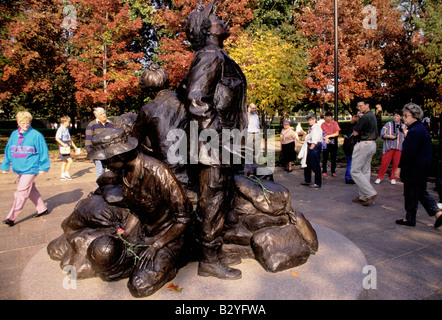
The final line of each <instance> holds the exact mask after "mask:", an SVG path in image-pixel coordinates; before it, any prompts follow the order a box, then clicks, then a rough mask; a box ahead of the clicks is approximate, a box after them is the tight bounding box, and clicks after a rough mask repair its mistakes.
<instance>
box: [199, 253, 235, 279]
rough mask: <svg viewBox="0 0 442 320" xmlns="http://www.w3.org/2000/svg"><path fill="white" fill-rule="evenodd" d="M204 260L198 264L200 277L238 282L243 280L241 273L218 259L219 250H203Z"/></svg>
mask: <svg viewBox="0 0 442 320" xmlns="http://www.w3.org/2000/svg"><path fill="white" fill-rule="evenodd" d="M203 256H204V257H203V260H202V261H200V262H199V264H198V275H199V276H202V277H216V278H218V279H226V280H236V279H240V278H241V276H242V275H241V271H240V270H238V269H234V268H230V267H228V266H226V265H224V264H223V263H221V261H220V260H219V258H218V250H214V249H206V248H205V249H203Z"/></svg>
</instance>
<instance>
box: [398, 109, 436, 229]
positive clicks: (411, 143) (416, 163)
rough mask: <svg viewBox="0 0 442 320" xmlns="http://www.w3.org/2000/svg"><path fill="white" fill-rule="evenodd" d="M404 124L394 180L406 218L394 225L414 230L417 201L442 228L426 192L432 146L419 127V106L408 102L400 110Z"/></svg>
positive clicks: (427, 134) (420, 113)
mask: <svg viewBox="0 0 442 320" xmlns="http://www.w3.org/2000/svg"><path fill="white" fill-rule="evenodd" d="M402 112H403V118H404V123H405V125H406V126H407V127H408V132H407V136H406V137H405V140H404V143H403V145H402V155H401V160H400V163H399V168H398V169H396V177H399V176H400V178H401V181H402V182H403V183H404V200H405V211H406V216H405V219H400V220H396V223H397V224H400V225H406V226H410V227H414V226H415V225H416V213H417V208H418V204H419V202H420V203H421V204H422V205H423V207H424V208H425V211H427V213H428V214H429V215H430V216H434V217H435V218H436V223H435V224H434V227H435V228H438V227H440V226H441V225H442V211H440V209H439V208H438V206H437V203H436V201H435V200H434V199H433V197H432V196H431V195H430V194H429V193H428V192H427V179H428V175H429V169H430V167H431V161H432V146H431V139H430V135H429V133H428V130H427V129H426V128H425V126H424V125H423V124H422V122H421V120H422V118H423V114H424V113H423V112H422V109H421V107H419V106H418V105H416V104H414V103H408V104H406V105H405V106H404V108H403V109H402Z"/></svg>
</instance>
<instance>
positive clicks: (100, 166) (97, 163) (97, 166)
mask: <svg viewBox="0 0 442 320" xmlns="http://www.w3.org/2000/svg"><path fill="white" fill-rule="evenodd" d="M94 164H95V169H96V170H97V179H98V178H99V177H100V176H101V175H102V174H103V173H104V171H106V169H104V168H103V164H102V163H101V161H100V160H94Z"/></svg>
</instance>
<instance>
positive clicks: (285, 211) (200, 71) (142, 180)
mask: <svg viewBox="0 0 442 320" xmlns="http://www.w3.org/2000/svg"><path fill="white" fill-rule="evenodd" d="M213 10H214V7H213V3H211V4H210V5H208V6H207V7H206V8H205V9H204V10H202V11H201V12H198V11H195V12H192V13H191V14H190V16H189V19H188V22H187V25H186V34H187V38H188V40H189V41H190V42H191V44H192V46H193V47H194V49H195V50H196V53H195V56H194V58H193V61H192V64H191V66H190V69H189V71H188V73H187V75H186V76H185V77H184V79H182V81H181V83H180V85H179V86H178V89H177V92H176V93H173V92H171V91H168V90H165V89H164V88H165V87H166V86H167V73H165V72H164V70H162V69H160V68H158V67H156V66H151V67H150V68H149V69H147V70H146V71H145V72H144V73H143V75H142V76H141V78H140V85H141V87H142V88H144V89H146V90H148V91H149V92H150V93H151V94H152V98H154V99H153V100H152V101H150V102H148V103H146V104H145V105H144V106H143V107H142V109H141V110H140V112H139V113H138V115H136V114H125V115H122V116H120V117H118V118H116V119H115V120H114V121H113V126H114V128H112V129H109V130H105V131H102V132H100V133H99V134H97V135H95V136H94V137H93V138H92V145H91V151H90V152H89V153H88V157H89V158H91V159H94V160H95V161H96V160H100V161H101V162H102V164H103V165H104V166H105V167H107V168H108V169H109V171H107V172H106V173H104V174H102V175H101V176H100V177H99V178H98V179H97V183H98V188H97V189H96V190H95V191H94V192H93V193H91V194H90V195H89V196H88V197H87V198H86V199H83V200H81V201H80V202H79V203H78V204H77V206H76V207H75V209H74V211H73V212H72V214H71V215H70V216H68V217H67V218H66V219H65V220H64V221H63V223H62V228H63V234H62V235H61V236H60V237H59V238H57V239H55V240H53V241H52V242H51V243H50V244H49V245H48V253H49V255H50V257H51V258H52V259H55V260H60V261H61V263H60V265H61V267H62V268H63V267H64V266H66V265H71V266H73V267H75V268H76V272H77V277H78V278H89V277H96V276H98V277H100V278H102V279H103V280H105V281H114V280H120V279H123V278H129V280H128V288H129V290H130V292H131V293H132V295H133V296H135V297H146V296H149V295H151V294H153V293H155V292H156V291H157V290H158V289H160V288H161V287H162V286H163V285H164V284H165V283H167V282H168V281H170V280H172V279H173V278H174V277H175V275H176V274H177V272H178V270H179V269H180V268H181V267H183V266H185V265H186V264H187V263H188V262H189V261H197V262H198V275H199V276H213V277H217V278H220V279H229V280H235V279H239V278H241V277H242V273H241V271H240V270H239V269H236V268H232V267H231V266H233V265H235V264H238V263H241V258H252V259H256V260H257V261H258V262H259V263H260V264H261V265H262V266H263V268H264V269H265V270H267V271H269V272H277V271H281V270H285V269H288V268H291V267H294V266H297V265H300V264H303V263H305V262H306V261H307V259H308V257H309V256H310V255H311V254H314V253H315V252H316V251H317V249H318V240H317V236H316V233H315V231H314V229H313V228H312V226H311V224H310V223H309V221H307V220H306V219H305V217H304V216H303V215H302V213H299V212H295V211H294V210H293V209H292V207H291V199H290V193H289V191H288V190H287V189H286V188H285V187H283V186H281V185H279V184H276V183H274V182H273V181H272V180H273V179H272V176H271V175H266V176H256V169H257V165H247V164H244V161H239V162H238V161H235V159H234V158H235V156H236V154H235V152H234V151H235V141H233V140H229V141H227V142H226V141H223V138H224V137H223V134H222V133H223V131H225V130H231V131H232V130H239V131H242V130H244V129H246V128H247V111H246V87H247V85H246V79H245V76H244V74H243V73H242V71H241V69H240V67H239V66H238V65H237V64H236V63H235V61H233V60H232V59H231V58H230V57H229V56H228V55H227V53H226V52H225V51H224V50H223V49H222V48H223V41H224V40H225V39H226V38H227V37H228V36H229V35H230V33H229V29H228V27H227V26H226V24H225V23H224V22H223V21H221V20H220V19H219V18H218V17H217V16H216V15H215V14H213ZM192 130H193V131H196V133H197V135H198V136H200V135H201V134H203V133H207V134H208V138H207V139H198V140H197V143H196V146H194V148H193V149H192V146H191V143H190V142H189V139H182V138H183V137H185V138H187V137H190V136H192ZM171 132H175V133H180V132H181V133H182V135H181V136H180V135H179V134H177V135H172V136H171V135H170V133H171ZM177 138H178V140H179V141H178V142H177ZM180 138H181V140H180ZM174 145H175V146H176V145H180V146H183V148H184V150H186V151H187V152H186V153H185V154H184V155H183V154H182V152H181V153H180V154H178V152H177V151H176V150H173V148H172V147H173V146H174ZM214 146H215V147H214ZM181 150H182V149H180V151H181ZM226 150H228V152H227V153H226ZM171 154H172V155H173V156H174V157H171ZM226 154H227V158H228V159H227V161H226V159H225V155H226ZM220 155H223V157H220ZM175 156H176V157H175ZM180 157H181V158H180ZM172 158H173V159H177V158H178V159H181V160H182V161H172V160H171V159H172ZM183 158H184V159H183ZM221 158H223V159H221ZM240 159H243V158H241V157H240ZM192 160H193V161H192ZM236 160H237V159H236Z"/></svg>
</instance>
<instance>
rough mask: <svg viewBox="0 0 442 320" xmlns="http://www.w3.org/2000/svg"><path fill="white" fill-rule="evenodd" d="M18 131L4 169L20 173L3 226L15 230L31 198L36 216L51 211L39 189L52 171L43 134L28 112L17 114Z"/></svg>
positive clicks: (1, 168)
mask: <svg viewBox="0 0 442 320" xmlns="http://www.w3.org/2000/svg"><path fill="white" fill-rule="evenodd" d="M16 118H17V124H18V129H17V130H15V131H13V132H12V133H11V136H10V137H9V140H8V143H7V144H6V148H5V157H4V159H3V162H2V164H1V165H0V170H2V172H3V173H8V172H9V169H10V168H11V167H12V171H13V172H14V173H16V174H18V183H17V190H16V192H15V193H14V203H13V205H12V208H11V210H10V211H9V213H8V215H7V217H6V220H4V221H3V223H5V224H7V225H9V226H10V227H12V226H13V225H14V224H15V221H16V219H17V217H18V215H19V214H20V212H21V211H22V210H23V207H24V205H25V202H26V200H27V199H28V198H29V199H31V201H32V202H33V203H34V204H35V208H36V209H37V215H36V217H40V216H42V215H45V214H48V213H49V212H48V208H47V207H46V205H45V204H44V202H43V198H42V197H41V195H40V192H38V190H37V188H36V187H35V178H36V177H37V176H38V175H39V174H45V173H46V172H48V171H49V168H50V161H49V151H48V146H47V144H46V141H45V139H44V137H43V135H42V134H41V133H40V132H38V131H37V130H35V129H33V128H32V126H31V121H32V115H31V114H30V113H29V112H27V111H19V112H18V113H17V116H16Z"/></svg>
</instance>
